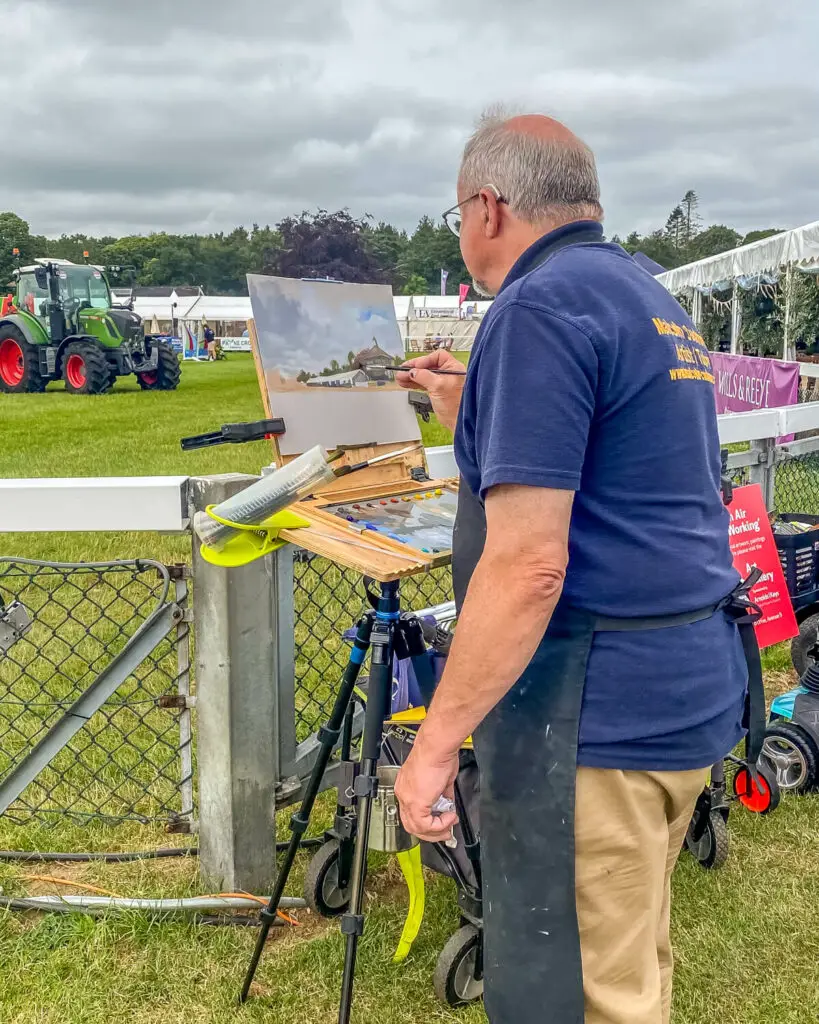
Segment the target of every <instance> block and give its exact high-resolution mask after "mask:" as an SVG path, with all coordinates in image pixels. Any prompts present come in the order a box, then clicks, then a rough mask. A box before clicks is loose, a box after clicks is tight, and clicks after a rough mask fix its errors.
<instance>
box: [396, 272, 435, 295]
mask: <svg viewBox="0 0 819 1024" xmlns="http://www.w3.org/2000/svg"><path fill="white" fill-rule="evenodd" d="M402 291H403V293H404V295H426V294H428V292H429V285H428V284H427V279H426V278H425V277H422V276H421V275H420V274H410V276H409V277H408V278H407V283H406V284H405V285H404V287H403V289H402Z"/></svg>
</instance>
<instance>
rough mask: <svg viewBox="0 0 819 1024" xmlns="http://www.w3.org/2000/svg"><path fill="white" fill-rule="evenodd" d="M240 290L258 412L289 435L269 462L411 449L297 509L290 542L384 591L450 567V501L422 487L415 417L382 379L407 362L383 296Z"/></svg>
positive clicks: (443, 484)
mask: <svg viewBox="0 0 819 1024" xmlns="http://www.w3.org/2000/svg"><path fill="white" fill-rule="evenodd" d="M248 286H249V291H250V299H251V305H252V308H253V314H254V319H253V320H252V321H250V322H249V323H248V329H249V334H250V338H251V345H252V348H253V353H254V358H255V361H256V370H257V374H258V377H259V384H260V388H261V392H262V399H263V403H264V407H265V411H266V413H267V415H268V416H280V417H282V419H283V420H284V423H285V432H284V434H283V435H281V436H280V437H277V438H274V439H273V443H274V449H275V452H276V459H277V461H281V462H283V463H286V462H288V461H289V460H290V459H291V458H293V457H295V456H296V455H299V454H301V453H302V452H304V451H306V450H308V449H309V448H311V447H313V446H314V445H317V444H318V445H321V446H323V447H324V448H326V449H328V450H331V449H332V450H336V451H337V450H338V449H343V455H342V456H341V458H340V459H339V461H338V465H343V464H344V463H349V464H355V463H357V462H360V461H363V460H366V459H369V458H372V457H374V456H378V455H382V454H385V453H387V452H391V451H397V450H399V449H401V450H403V449H405V448H409V449H410V451H409V452H406V453H403V454H402V455H401V456H400V457H398V458H396V459H394V460H390V461H386V462H382V463H380V464H379V465H377V466H372V467H368V468H367V469H364V470H361V471H360V472H358V473H356V474H354V475H352V476H347V477H342V478H340V479H338V480H336V481H335V482H334V483H332V484H330V485H329V486H328V487H326V488H323V489H322V492H321V493H320V494H317V495H315V496H314V498H313V499H312V500H311V501H307V502H300V503H299V505H298V511H299V514H301V515H303V516H304V517H305V518H306V519H308V520H310V522H311V528H310V529H304V530H303V531H294V533H293V536H292V537H290V536H288V537H286V539H291V540H293V542H294V543H297V544H300V545H301V546H303V547H307V548H309V550H312V551H314V552H315V553H317V554H322V555H326V556H327V557H329V558H332V559H334V560H335V561H339V562H342V563H343V564H346V565H348V566H350V567H351V568H354V569H358V570H359V571H361V572H363V573H366V574H367V575H371V576H373V577H374V578H376V579H382V580H387V579H396V578H399V577H401V576H404V575H407V574H410V573H414V572H419V571H423V570H426V569H429V568H431V567H432V566H434V565H441V564H445V563H446V562H448V561H449V558H450V548H451V528H452V525H453V524H454V506H455V491H454V488H453V487H452V484H451V482H450V481H431V480H429V477H428V476H425V470H426V463H425V459H424V453H423V448H422V447H421V444H420V438H421V432H420V428H419V425H418V419H417V416H416V414H415V412H414V410H413V409H412V407H411V406H410V404H409V400H408V395H407V392H406V391H405V390H404V389H403V388H400V387H398V385H397V384H395V382H394V381H393V379H392V377H391V375H390V374H388V373H387V372H386V371H385V369H384V368H385V367H387V366H395V365H398V364H400V362H401V361H402V359H403V353H402V343H401V336H400V333H399V330H398V323H397V320H396V317H395V309H394V305H393V301H392V292H391V290H390V289H389V287H387V286H384V285H369V284H342V283H340V282H330V281H312V280H311V281H303V280H296V279H290V278H277V277H265V276H262V275H248ZM413 442H414V443H413ZM282 536H283V537H285V533H284V532H283V533H282Z"/></svg>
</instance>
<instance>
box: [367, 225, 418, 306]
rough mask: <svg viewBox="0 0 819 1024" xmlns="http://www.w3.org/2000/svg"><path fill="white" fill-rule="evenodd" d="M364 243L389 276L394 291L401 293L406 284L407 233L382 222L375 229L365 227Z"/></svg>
mask: <svg viewBox="0 0 819 1024" xmlns="http://www.w3.org/2000/svg"><path fill="white" fill-rule="evenodd" d="M364 242H365V245H366V246H367V248H368V249H369V250H370V252H371V253H372V255H373V256H374V257H375V260H376V262H377V263H378V265H379V266H380V267H381V269H382V270H383V271H384V272H385V273H386V274H387V275H388V277H389V283H390V284H391V285H392V288H393V291H394V292H396V293H397V292H400V291H401V289H402V288H403V287H404V284H405V282H406V274H405V273H404V271H403V265H404V253H405V252H406V249H407V245H408V244H409V239H408V238H407V233H406V231H399V230H398V229H397V228H394V227H393V226H392V224H387V223H385V222H384V221H383V220H382V221H380V222H379V223H378V224H377V225H376V226H375V227H370V226H369V225H367V226H365V228H364Z"/></svg>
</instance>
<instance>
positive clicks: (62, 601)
mask: <svg viewBox="0 0 819 1024" xmlns="http://www.w3.org/2000/svg"><path fill="white" fill-rule="evenodd" d="M188 577H189V570H188V569H187V568H185V567H182V566H170V567H168V566H165V565H162V564H161V563H160V562H155V561H152V560H149V559H138V560H134V561H117V562H105V563H56V562H38V561H32V560H29V559H23V558H13V557H12V558H7V557H4V558H0V814H3V815H5V816H6V818H7V820H8V819H11V820H13V821H17V822H21V823H22V822H26V821H30V820H32V819H33V818H34V819H37V820H38V821H40V822H41V823H49V822H50V823H54V822H56V821H58V820H61V819H63V818H65V816H71V817H73V818H76V819H80V820H83V819H85V820H87V819H91V818H97V819H99V818H103V819H108V820H119V821H121V820H126V819H128V820H137V821H143V822H149V821H164V822H165V823H166V824H167V825H168V827H169V828H170V829H171V830H173V831H189V829H190V824H191V821H192V818H193V800H194V794H193V779H194V775H193V744H192V722H191V709H192V705H193V698H192V697H191V696H190V626H189V621H188V612H187V598H188Z"/></svg>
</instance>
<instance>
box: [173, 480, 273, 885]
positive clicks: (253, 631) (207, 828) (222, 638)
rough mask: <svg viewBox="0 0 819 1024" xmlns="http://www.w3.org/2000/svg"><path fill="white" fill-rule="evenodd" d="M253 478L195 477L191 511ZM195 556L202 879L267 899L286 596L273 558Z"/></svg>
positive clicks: (210, 502) (231, 493) (235, 490)
mask: <svg viewBox="0 0 819 1024" xmlns="http://www.w3.org/2000/svg"><path fill="white" fill-rule="evenodd" d="M255 479H256V477H252V476H245V475H242V474H238V473H230V474H225V475H223V476H213V477H202V478H198V479H194V480H192V481H191V492H190V493H191V504H192V507H193V509H196V510H198V509H203V508H204V507H205V506H206V505H209V504H216V503H218V502H220V501H224V500H225V499H226V498H228V497H230V496H232V495H233V494H235V493H236V492H237V491H239V490H241V489H242V488H244V487H247V486H248V485H249V484H251V483H253V482H254V480H255ZM193 548H194V550H193V569H194V586H193V597H194V628H195V645H196V709H197V724H198V728H197V758H198V764H199V829H200V838H199V849H200V857H199V859H200V865H201V871H202V875H203V878H204V879H206V880H207V881H206V884H207V885H208V887H209V888H212V889H218V890H220V891H229V892H236V891H238V890H247V891H249V892H264V891H266V890H267V889H268V888H269V887H270V885H271V883H272V881H273V878H274V874H275V849H276V833H275V802H276V783H277V781H278V780H277V777H276V776H277V765H278V761H279V752H278V749H277V736H278V697H277V689H276V681H277V673H278V658H279V651H278V649H277V648H278V646H279V642H280V631H279V628H278V622H279V607H278V602H279V599H280V598H281V599H282V600H286V599H287V595H284V594H280V593H279V591H280V589H281V586H280V583H281V581H280V576H281V573H280V572H279V571H278V567H277V564H276V563H277V556H276V554H275V553H274V554H273V555H270V556H268V557H267V558H263V559H259V560H258V561H256V562H252V563H251V564H250V565H247V566H243V567H242V568H239V569H220V568H218V567H216V566H213V565H210V564H209V563H207V562H206V561H204V559H202V558H201V557H200V555H199V550H198V542H197V540H196V538H195V537H194V543H193ZM292 599H293V595H292V585H291V588H290V593H289V600H290V601H291V602H292ZM284 619H285V621H286V622H292V613H291V614H290V615H288V614H287V612H285V616H284ZM291 643H292V640H291Z"/></svg>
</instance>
